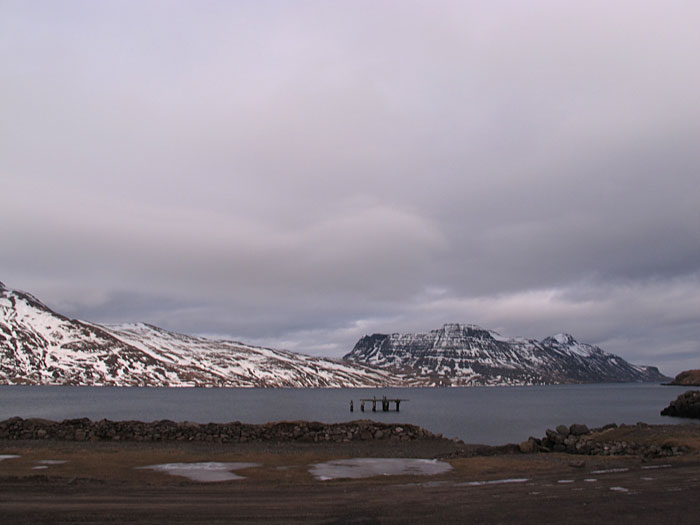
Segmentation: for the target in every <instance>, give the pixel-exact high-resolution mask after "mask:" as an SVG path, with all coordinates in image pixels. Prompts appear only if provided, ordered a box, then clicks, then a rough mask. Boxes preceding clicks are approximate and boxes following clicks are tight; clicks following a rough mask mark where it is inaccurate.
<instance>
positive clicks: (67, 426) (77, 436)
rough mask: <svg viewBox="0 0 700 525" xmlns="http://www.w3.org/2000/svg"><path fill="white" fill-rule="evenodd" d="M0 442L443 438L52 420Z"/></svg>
mask: <svg viewBox="0 0 700 525" xmlns="http://www.w3.org/2000/svg"><path fill="white" fill-rule="evenodd" d="M0 439H8V440H30V439H45V440H60V441H145V442H167V441H209V442H217V443H246V442H255V441H299V442H308V443H318V442H336V443H341V442H350V441H373V440H383V441H391V442H397V443H398V442H402V441H414V440H421V439H428V440H429V439H434V440H436V439H445V438H443V437H442V435H439V434H438V435H436V434H433V433H432V432H429V431H427V430H425V429H423V428H421V427H418V426H416V425H407V424H385V423H378V422H376V421H370V420H358V421H351V422H348V423H330V424H327V423H318V422H314V421H281V422H276V423H266V424H262V425H250V424H244V423H240V422H233V423H206V424H200V423H191V422H188V421H184V422H175V421H169V420H161V421H153V422H150V423H145V422H143V421H110V420H108V419H102V420H100V421H92V420H90V419H87V418H82V419H66V420H64V421H60V422H57V421H48V420H45V419H23V418H20V417H14V418H11V419H7V420H5V421H0Z"/></svg>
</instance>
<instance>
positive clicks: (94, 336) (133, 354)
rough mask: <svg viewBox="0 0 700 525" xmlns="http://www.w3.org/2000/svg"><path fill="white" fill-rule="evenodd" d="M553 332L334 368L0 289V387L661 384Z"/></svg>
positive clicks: (376, 343) (647, 370) (418, 344)
mask: <svg viewBox="0 0 700 525" xmlns="http://www.w3.org/2000/svg"><path fill="white" fill-rule="evenodd" d="M667 379H669V378H667V377H665V376H663V375H662V374H661V373H660V372H659V371H658V369H656V368H654V367H644V366H636V365H631V364H629V363H628V362H626V361H625V360H624V359H622V358H621V357H618V356H615V355H612V354H609V353H606V352H604V351H603V350H601V349H600V348H598V347H596V346H591V345H586V344H581V343H578V342H576V340H574V338H573V337H571V336H570V335H565V334H559V335H556V336H553V337H548V338H546V339H544V340H542V341H535V340H529V339H517V338H516V339H509V338H505V337H502V336H500V335H499V334H497V333H496V332H493V331H489V330H484V329H482V328H479V327H478V326H474V325H461V324H446V325H445V326H443V327H442V328H441V329H440V330H433V331H431V332H428V333H417V334H391V335H384V334H374V335H368V336H365V337H363V338H362V339H360V341H359V342H358V343H357V344H356V345H355V348H354V349H353V350H352V352H350V353H349V354H347V355H346V356H345V357H344V358H343V361H336V360H332V359H324V358H319V357H311V356H306V355H302V354H297V353H293V352H286V351H280V350H272V349H269V348H260V347H256V346H250V345H246V344H243V343H238V342H234V341H227V340H220V339H208V338H203V337H194V336H189V335H183V334H177V333H173V332H169V331H167V330H163V329H161V328H158V327H155V326H152V325H148V324H143V323H138V324H125V325H98V324H95V323H90V322H86V321H78V320H75V319H68V318H67V317H64V316H62V315H60V314H58V313H56V312H54V311H52V310H51V309H50V308H49V307H47V306H46V305H44V304H43V303H41V301H39V300H38V299H37V298H35V297H34V296H32V295H30V294H28V293H25V292H20V291H15V290H9V289H8V288H6V287H5V286H4V285H3V284H2V283H0V384H37V385H115V386H227V387H361V386H367V387H372V386H433V385H454V386H467V385H501V384H512V385H529V384H544V383H597V382H632V381H651V382H656V381H659V382H660V381H665V380H667Z"/></svg>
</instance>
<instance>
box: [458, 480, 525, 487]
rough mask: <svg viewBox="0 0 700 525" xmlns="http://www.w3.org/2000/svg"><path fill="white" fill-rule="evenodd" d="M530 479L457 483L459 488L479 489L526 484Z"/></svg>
mask: <svg viewBox="0 0 700 525" xmlns="http://www.w3.org/2000/svg"><path fill="white" fill-rule="evenodd" d="M528 481H530V478H508V479H492V480H489V481H467V482H466V483H459V484H458V485H457V486H459V487H479V486H481V485H501V484H504V483H527V482H528Z"/></svg>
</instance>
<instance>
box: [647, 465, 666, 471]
mask: <svg viewBox="0 0 700 525" xmlns="http://www.w3.org/2000/svg"><path fill="white" fill-rule="evenodd" d="M671 466H672V465H646V466H644V467H642V470H654V469H657V468H671Z"/></svg>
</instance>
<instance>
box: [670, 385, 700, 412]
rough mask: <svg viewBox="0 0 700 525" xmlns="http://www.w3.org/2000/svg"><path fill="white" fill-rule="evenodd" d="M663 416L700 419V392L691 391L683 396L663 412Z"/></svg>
mask: <svg viewBox="0 0 700 525" xmlns="http://www.w3.org/2000/svg"><path fill="white" fill-rule="evenodd" d="M661 415H662V416H673V417H688V418H694V419H700V390H689V391H688V392H685V393H684V394H681V395H680V396H678V397H677V398H676V400H675V401H671V404H670V405H668V406H667V407H666V408H664V409H663V410H662V411H661Z"/></svg>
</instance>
